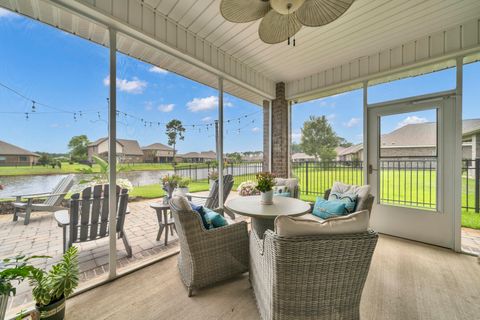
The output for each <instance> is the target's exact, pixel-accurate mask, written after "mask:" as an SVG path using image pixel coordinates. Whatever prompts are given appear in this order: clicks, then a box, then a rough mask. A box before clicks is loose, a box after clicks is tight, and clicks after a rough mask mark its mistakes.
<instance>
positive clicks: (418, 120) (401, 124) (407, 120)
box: [397, 116, 428, 129]
mask: <svg viewBox="0 0 480 320" xmlns="http://www.w3.org/2000/svg"><path fill="white" fill-rule="evenodd" d="M425 122H428V120H427V118H422V117H417V116H408V117H406V118H405V119H403V120H402V121H400V122H399V123H398V124H397V129H398V128H401V127H404V126H406V125H408V124H417V123H425Z"/></svg>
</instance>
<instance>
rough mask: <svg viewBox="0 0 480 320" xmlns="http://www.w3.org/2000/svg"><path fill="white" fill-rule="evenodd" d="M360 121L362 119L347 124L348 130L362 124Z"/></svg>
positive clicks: (355, 119)
mask: <svg viewBox="0 0 480 320" xmlns="http://www.w3.org/2000/svg"><path fill="white" fill-rule="evenodd" d="M360 120H361V119H360V118H351V119H350V120H348V122H347V123H345V126H346V127H348V128H353V127H355V126H357V125H358V124H359V123H360Z"/></svg>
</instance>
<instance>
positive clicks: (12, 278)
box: [0, 255, 48, 296]
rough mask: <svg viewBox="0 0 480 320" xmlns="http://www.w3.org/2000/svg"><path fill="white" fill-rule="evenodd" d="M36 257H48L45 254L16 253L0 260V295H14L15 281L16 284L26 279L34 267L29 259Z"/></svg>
mask: <svg viewBox="0 0 480 320" xmlns="http://www.w3.org/2000/svg"><path fill="white" fill-rule="evenodd" d="M37 258H48V257H47V256H31V257H26V256H24V255H17V256H15V257H13V258H7V259H3V260H2V261H1V262H0V295H7V296H14V295H15V294H16V288H15V286H14V284H15V282H16V283H17V284H18V283H20V282H22V281H23V280H25V279H27V278H28V277H29V276H30V275H31V274H32V272H33V271H34V270H35V267H34V266H32V265H30V264H29V261H30V260H32V259H37Z"/></svg>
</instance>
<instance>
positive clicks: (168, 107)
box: [158, 103, 175, 112]
mask: <svg viewBox="0 0 480 320" xmlns="http://www.w3.org/2000/svg"><path fill="white" fill-rule="evenodd" d="M173 108H175V105H174V104H173V103H169V104H161V105H159V106H158V110H160V111H162V112H172V111H173Z"/></svg>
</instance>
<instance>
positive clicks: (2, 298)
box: [0, 295, 8, 320]
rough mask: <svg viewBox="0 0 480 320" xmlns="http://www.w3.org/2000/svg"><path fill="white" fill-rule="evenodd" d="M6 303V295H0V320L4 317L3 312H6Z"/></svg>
mask: <svg viewBox="0 0 480 320" xmlns="http://www.w3.org/2000/svg"><path fill="white" fill-rule="evenodd" d="M7 303H8V296H7V295H0V320H3V319H5V314H6V313H7Z"/></svg>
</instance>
